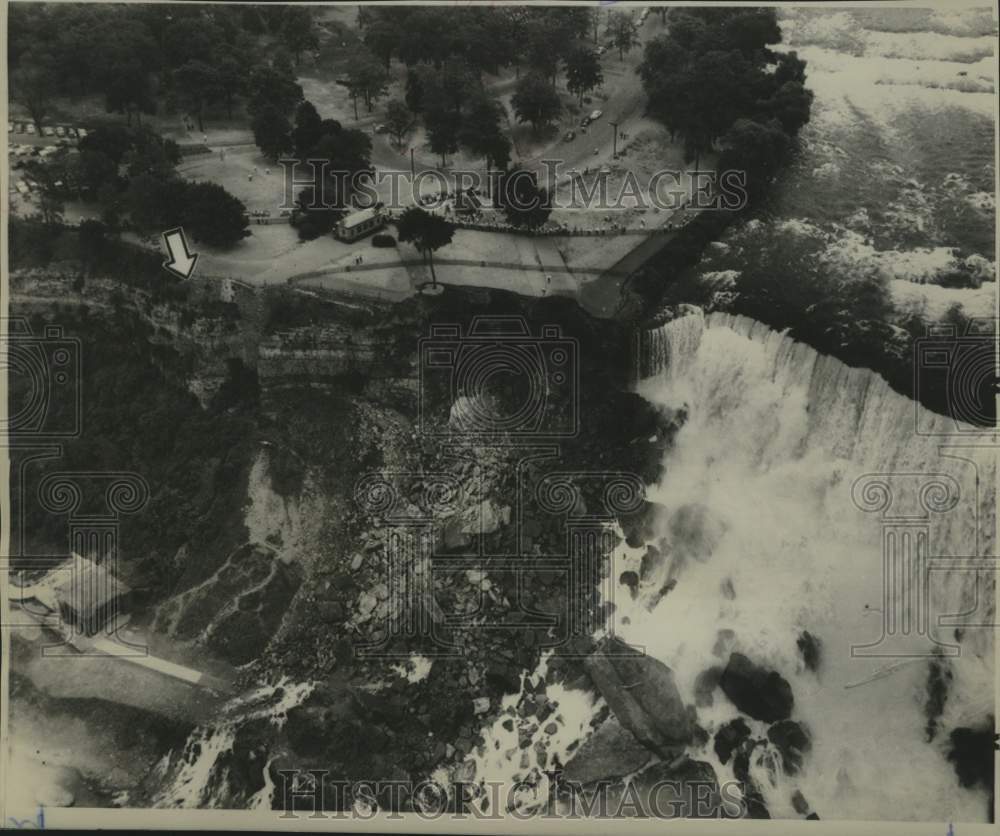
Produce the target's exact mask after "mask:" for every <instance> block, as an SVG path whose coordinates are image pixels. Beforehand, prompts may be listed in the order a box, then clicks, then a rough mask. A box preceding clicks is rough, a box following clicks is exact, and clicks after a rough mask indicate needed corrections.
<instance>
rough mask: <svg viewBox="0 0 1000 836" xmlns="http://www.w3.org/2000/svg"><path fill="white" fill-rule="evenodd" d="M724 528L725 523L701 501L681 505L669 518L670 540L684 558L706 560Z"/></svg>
mask: <svg viewBox="0 0 1000 836" xmlns="http://www.w3.org/2000/svg"><path fill="white" fill-rule="evenodd" d="M726 530H727V526H726V524H725V523H724V522H723V521H722V520H721V519H719V518H718V517H717V516H716V515H715V514H714V513H713V512H712V510H711V509H710V508H709V507H708V506H707V505H703V504H701V503H689V504H687V505H682V506H681V507H680V508H678V509H677V510H676V511H675V512H674V514H673V516H672V517H671V518H670V537H671V542H672V543H673V546H674V549H675V550H676V551H677V552H678V553H679V555H680V556H682V557H684V558H694V559H695V560H707V559H708V558H709V557H711V555H712V552H714V551H715V549H716V547H717V546H718V545H719V541H720V540H722V537H723V535H724V534H725V533H726Z"/></svg>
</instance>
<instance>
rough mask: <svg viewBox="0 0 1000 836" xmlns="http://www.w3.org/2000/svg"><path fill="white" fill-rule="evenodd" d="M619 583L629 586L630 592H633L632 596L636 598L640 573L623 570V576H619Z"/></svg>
mask: <svg viewBox="0 0 1000 836" xmlns="http://www.w3.org/2000/svg"><path fill="white" fill-rule="evenodd" d="M618 583H620V584H622V585H623V586H627V587H628V590H629V592H631V593H632V597H633V598H635V595H636V592H638V590H639V575H638V574H636V573H635V572H632V571H627V572H622V573H621V576H620V577H619V578H618Z"/></svg>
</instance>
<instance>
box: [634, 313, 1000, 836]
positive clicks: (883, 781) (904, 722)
mask: <svg viewBox="0 0 1000 836" xmlns="http://www.w3.org/2000/svg"><path fill="white" fill-rule="evenodd" d="M647 363H648V365H649V366H650V367H652V368H653V369H654V370H655V372H654V373H653V374H652V375H651V376H650V377H649V378H647V379H646V380H644V381H642V383H641V384H640V386H639V392H640V393H641V394H642V395H644V396H645V397H647V398H649V399H650V400H652V401H654V402H656V403H659V404H662V405H664V406H665V407H669V408H680V407H685V408H686V409H687V411H688V418H687V422H686V423H685V425H684V426H683V428H682V429H681V430H680V431H679V433H678V435H677V439H676V444H675V447H674V449H673V450H671V451H670V452H669V453H668V455H667V457H666V459H665V461H664V475H663V478H662V480H661V482H660V484H659V485H656V486H654V487H652V488H651V489H650V491H649V494H648V495H649V498H650V499H651V500H653V501H655V502H658V503H660V504H662V505H663V506H664V508H665V511H664V512H663V514H664V516H666V517H668V518H669V516H670V515H671V514H672V513H673V512H675V511H676V509H677V508H679V507H681V506H692V505H696V506H698V507H701V508H704V509H707V512H708V513H709V514H710V515H711V517H712V518H713V519H715V520H717V521H718V522H719V523H720V525H721V527H722V530H724V532H725V533H724V535H723V536H722V538H721V539H720V540H719V542H718V543H717V544H716V546H715V549H714V551H713V553H712V554H711V557H709V558H708V559H707V560H704V561H699V560H688V561H687V562H686V564H685V565H684V566H682V567H681V568H680V569H679V571H678V572H677V578H678V584H677V586H676V588H675V589H673V590H672V591H671V592H669V593H668V594H667V595H666V596H665V597H663V598H662V599H661V600H659V601H658V603H655V604H654V605H653V607H652V609H651V610H648V609H647V607H648V606H649V605H650V604H651V603H652V602H654V601H655V593H656V591H657V589H658V588H659V584H660V580H661V579H659V578H657V579H654V580H653V581H652V582H651V583H650V584H647V585H644V586H643V587H642V588H641V590H640V596H639V598H638V599H637V600H636V601H635V602H629V601H628V600H627V599H626V600H625V601H623V602H621V606H620V609H619V613H618V615H619V616H621V617H625V616H627V620H628V623H624V622H623V623H621V624H620V626H619V629H620V630H621V632H622V635H623V637H624V638H625V639H626V640H627V641H629V642H631V643H634V644H637V645H642V646H644V647H645V648H646V651H647V652H649V653H651V654H652V655H653V656H655V657H656V658H658V659H660V660H661V661H663V662H664V663H666V664H667V665H669V666H670V667H671V668H672V669H673V670H674V672H675V675H676V677H677V682H678V687H679V688H680V689H681V694H682V696H683V697H684V698H685V700H688V701H692V702H693V699H694V680H695V677H696V676H697V675H698V673H700V672H701V671H702V670H704V669H705V668H706V667H708V666H709V665H710V664H712V662H713V658H714V657H713V655H712V650H713V646H714V644H715V642H716V637H717V631H718V630H719V629H721V628H728V629H731V630H733V631H734V632H735V635H736V646H737V648H738V649H740V650H741V651H743V652H745V653H746V654H747V655H748V656H750V657H751V658H753V659H754V660H755V661H757V662H759V663H762V664H766V665H768V666H770V667H772V668H774V669H775V670H777V671H779V672H780V673H781V674H782V675H783V676H785V677H786V678H787V679H788V680H789V681H790V682H791V683H792V688H793V691H794V693H795V698H796V708H795V713H794V715H793V716H794V717H795V718H796V719H801V720H803V721H804V722H805V723H806V724H807V725H808V726H809V727H810V729H811V730H812V733H813V744H814V748H813V751H812V753H811V754H810V755H809V756H808V758H807V760H806V766H805V769H804V771H803V774H802V775H800V776H798V777H797V778H796V779H795V781H794V783H792V782H791V781H790V779H788V778H786V777H783V776H781V775H780V774H779V775H778V776H777V777H776V779H775V781H774V783H772V782H771V780H770V779H768V781H765V782H764V783H763V784H762V790H763V792H764V796H765V800H766V801H767V803H768V804H769V806H771V807H772V808H773V809H774V810H775V811H776V813H777V812H780V811H782V810H785V809H786V808H787V807H788V804H789V803H790V801H789V799H790V796H791V792H792V788H793V787H799V788H801V790H802V792H803V793H804V795H805V797H806V799H807V800H808V802H809V803H810V804H811V806H812V808H813V809H815V810H816V811H817V812H818V814H819V815H820V817H821V818H876V819H893V818H904V819H937V820H954V821H966V820H980V821H981V820H982V819H983V817H984V815H985V809H986V805H985V800H984V798H983V797H982V795H981V794H978V793H975V792H972V791H967V790H963V789H961V788H960V787H959V786H958V783H957V779H956V777H955V774H954V771H953V769H952V767H951V765H950V764H949V763H948V761H947V760H946V758H945V756H944V751H943V750H944V745H943V743H942V741H941V739H940V736H939V738H938V739H937V740H935V741H934V742H932V743H930V744H928V743H927V742H926V740H925V737H924V725H925V722H926V720H925V717H924V713H923V700H924V693H925V684H926V675H927V668H926V664H925V663H923V662H921V663H918V664H912V665H908V666H904V667H901V668H900V669H899V670H895V671H894V672H892V673H891V674H890V675H886V676H883V677H881V678H876V679H874V680H872V681H870V682H868V684H865V685H860V686H858V687H853V688H847V687H845V686H848V685H852V684H856V683H858V682H859V681H864V680H867V679H868V678H869V677H871V676H872V675H873V674H877V673H878V672H879V671H880V670H881V669H882V668H884V666H885V665H887V664H889V663H891V662H893V661H898V660H896V659H893V658H888V659H859V658H853V657H852V655H851V647H852V646H856V645H861V644H866V643H871V642H874V641H876V640H877V639H878V638H879V635H880V627H881V616H880V615H879V614H878V613H876V612H872V610H871V609H866V606H867V607H869V608H871V607H877V606H878V605H879V604H880V602H881V600H882V556H881V542H882V527H881V519H880V518H879V517H878V515H877V514H873V513H869V512H865V511H862V510H861V509H860V508H859V507H858V506H857V505H856V504H855V500H854V499H852V484H853V483H854V481H855V480H856V479H858V478H859V477H861V476H863V475H864V474H868V473H872V474H886V473H888V474H893V473H895V474H904V473H936V472H941V473H945V474H947V475H948V476H949V477H951V478H953V479H954V480H955V484H957V485H960V486H961V496H962V500H963V501H962V502H961V503H959V505H958V506H957V507H956V508H955V509H954V510H953V511H952V512H950V513H949V514H941V515H940V517H941V518H940V519H935V521H934V527H933V528H932V551H931V553H932V554H981V553H992V549H993V547H994V537H993V524H994V520H993V510H992V509H993V507H994V505H993V493H992V486H993V484H994V470H993V464H992V461H990V460H989V458H988V457H986V456H980V455H978V454H977V453H976V452H975V451H967V453H966V455H967V459H966V460H957V459H951V458H946V457H945V456H942V455H940V454H939V451H938V446H939V444H940V441H939V440H937V439H932V438H928V437H923V436H918V435H916V433H915V410H917V408H916V407H915V406H914V404H913V403H912V402H911V401H909V400H908V399H907V398H904V397H903V396H901V395H898V394H897V393H895V392H893V391H892V390H891V389H890V388H889V387H888V386H887V385H886V384H885V382H884V381H883V380H882V379H881V378H879V377H878V376H877V375H875V374H874V373H872V372H870V371H868V370H865V369H850V368H848V367H846V366H845V365H844V364H842V363H840V362H839V361H837V360H834V359H833V358H829V357H823V356H821V355H818V354H817V353H816V352H815V351H813V350H812V349H810V348H809V347H807V346H805V345H802V344H799V343H795V342H794V341H792V340H790V339H789V338H788V337H786V336H784V335H782V334H779V333H776V332H774V331H771V330H770V329H768V328H766V327H765V326H763V325H761V324H760V323H756V322H753V321H752V320H749V319H746V318H743V317H733V316H729V315H724V314H713V315H711V316H710V317H708V318H707V319H706V318H703V317H701V316H688V317H684V318H682V319H679V320H675V321H673V322H671V323H668V324H667V325H665V326H663V327H662V328H660V329H659V330H658V331H656V332H653V333H652V334H651V335H649V352H648V356H647ZM921 419H922V420H923V421H924V422H925V423H926V425H927V426H929V427H931V428H932V429H934V428H936V429H937V430H940V431H943V430H945V429H947V427H948V426H949V424H948V421H947V419H945V418H943V417H940V416H933V415H931V414H930V413H924V414H923V415H922V416H921ZM922 426H923V424H922ZM900 478H902V477H900ZM977 480H978V481H977ZM902 484H905V479H904V480H903V483H902ZM977 491H978V493H977ZM984 494H985V495H984ZM914 500H915V496H914V495H904V494H902V493H901V494H899V495H898V496H897V501H900V502H913V501H914ZM661 529H662V530H661V536H662V537H663V538H664V542H663V543H662V544H661V545H663V547H664V548H665V549H666V550H667V551H668V552H669V551H671V550H672V549H673V550H674V551H676V549H677V544H676V543H674V542H672V541H673V540H675V539H676V537H677V533H676V531H671V530H670V528H669V526H667V525H666V523H665V521H664V524H663V525H662V527H661ZM939 575H943V577H941V576H939V577H938V578H937V581H936V582H937V583H938V587H936V588H935V591H934V595H935V596H936V597H935V598H934V600H935V601H940V602H941V607H942V609H943V610H944V611H947V612H958V611H962V610H963V609H967V608H968V606H967V605H968V604H969V602H970V601H971V600H972V596H973V595H974V593H975V581H974V576H973V575H971V574H969V573H939ZM727 581H728V582H730V583H731V584H732V587H733V589H734V591H735V598H734V599H733V600H728V599H727V598H726V596H725V595H723V594H722V593H721V587H722V584H723V583H724V582H727ZM803 629H807V630H809V631H810V632H811V633H813V634H814V635H817V636H818V637H819V638H820V639H821V640H822V642H823V648H824V663H823V666H822V668H821V670H820V672H819V675H818V676H817V675H816V674H813V673H811V672H807V671H804V670H803V665H802V663H801V660H800V659H799V657H798V653H797V649H796V639H797V636H798V635H799V633H800V631H801V630H803ZM948 638H950V637H948ZM716 661H718V660H716ZM954 670H955V671H956V675H955V682H954V685H953V688H952V690H951V692H950V695H949V700H948V704H947V708H946V711H945V717H944V718H943V721H942V722H943V724H947V723H949V722H953V721H954V720H955V719H956V718H958V717H960V716H972V715H976V714H977V711H978V718H977V719H978V720H980V721H981V720H982V719H983V718H984V717H985V714H986V712H987V710H988V704H991V701H984V700H983V695H984V694H991V693H992V635H991V634H990V631H988V630H972V631H970V632H969V634H968V635H967V637H966V639H965V641H964V643H963V645H962V657H961V658H960V659H957V660H955V662H954ZM716 700H717V701H718V700H723V701H724V697H721V696H720V695H719V693H718V692H717V694H716ZM985 703H988V704H985ZM720 710H722V713H721V714H715V712H716V711H720ZM724 719H727V714H726V712H725V710H724V709H720V708H713V709H712V710H710V711H707V712H705V711H703V713H702V715H701V720H702V722H704V723H706V724H707V727H709V729H710V730H714V729H715V728H717V726H718V724H719V723H720V722H722V721H723V720H724Z"/></svg>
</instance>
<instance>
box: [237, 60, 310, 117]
mask: <svg viewBox="0 0 1000 836" xmlns="http://www.w3.org/2000/svg"><path fill="white" fill-rule="evenodd" d="M247 90H248V93H249V101H248V102H247V110H248V111H249V112H250V115H251V116H253V115H254V114H256V113H258V112H259V111H261V110H263V109H264V108H265V107H267V106H268V105H270V106H271V107H273V108H274V109H275V110H277V111H278V112H279V113H282V114H284V115H285V116H286V117H288V116H291V115H292V113H294V112H295V108H296V107H297V106H298V104H299V102H301V101H302V99H303V96H302V87H301V86H300V85H299V84H298V82H297V81H296V80H295V77H294V76H292V75H290V74H289V73H287V72H285V71H283V70H281V69H277V68H275V67H258V68H257V69H255V70H253V71H252V72H251V73H250V81H249V83H248V84H247Z"/></svg>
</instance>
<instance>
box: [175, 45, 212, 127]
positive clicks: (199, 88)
mask: <svg viewBox="0 0 1000 836" xmlns="http://www.w3.org/2000/svg"><path fill="white" fill-rule="evenodd" d="M173 81H174V86H175V88H176V89H177V92H178V95H179V97H180V100H181V101H182V102H184V104H185V107H187V109H188V112H189V113H191V114H192V115H193V116H194V117H196V118H197V120H198V130H199V131H204V130H205V106H206V105H208V104H211V103H212V102H215V101H218V100H219V99H221V98H223V90H222V84H221V82H220V79H219V74H218V72H217V70H216V69H215V67H213V66H211V65H210V64H206V63H205V62H204V61H199V60H191V61H188V62H187V63H186V64H183V65H182V66H180V67H178V68H177V69H176V70H174V74H173Z"/></svg>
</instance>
